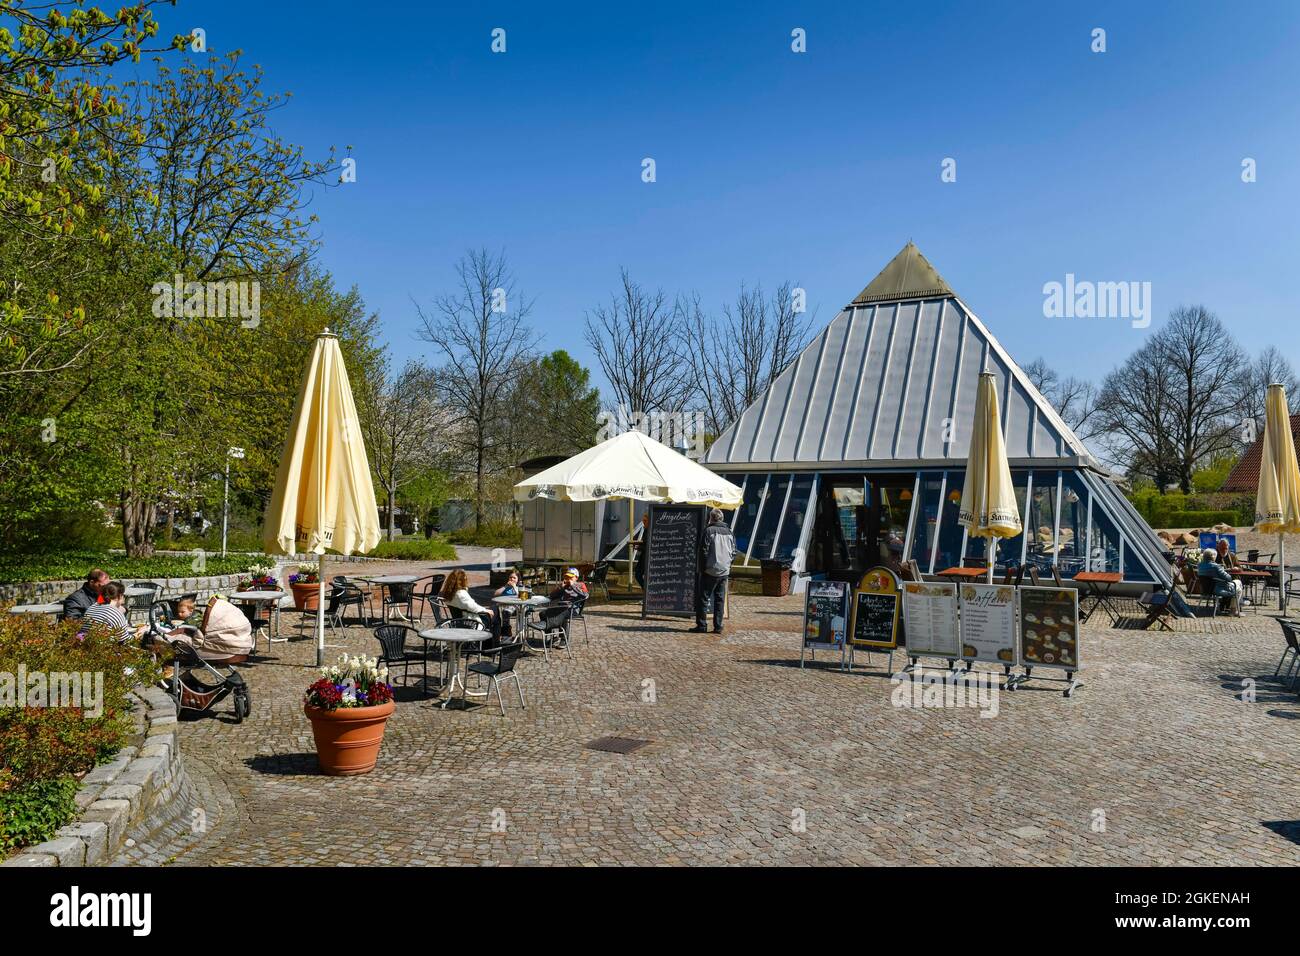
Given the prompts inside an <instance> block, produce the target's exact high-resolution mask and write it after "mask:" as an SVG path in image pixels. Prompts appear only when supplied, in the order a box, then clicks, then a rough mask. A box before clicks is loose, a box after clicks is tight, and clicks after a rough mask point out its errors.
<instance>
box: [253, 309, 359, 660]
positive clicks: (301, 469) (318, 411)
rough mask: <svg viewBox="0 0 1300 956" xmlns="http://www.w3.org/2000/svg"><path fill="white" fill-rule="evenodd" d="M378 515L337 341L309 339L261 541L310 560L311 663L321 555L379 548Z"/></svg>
mask: <svg viewBox="0 0 1300 956" xmlns="http://www.w3.org/2000/svg"><path fill="white" fill-rule="evenodd" d="M379 538H380V530H379V509H378V508H377V507H376V506H375V488H374V484H373V483H372V482H371V479H370V462H369V460H368V459H367V458H366V446H365V442H364V441H363V440H362V438H361V428H360V423H359V422H358V420H357V407H356V405H355V404H354V403H353V401H352V386H351V385H349V384H348V372H347V369H346V368H344V366H343V354H342V352H341V351H340V350H339V340H338V336H335V335H332V334H330V331H329V329H326V330H325V332H324V333H323V334H321V335H319V336H317V337H316V345H315V347H314V348H313V349H312V353H311V360H310V361H309V362H308V363H307V374H306V375H305V376H304V377H303V380H302V387H301V388H300V389H299V391H298V401H297V402H296V403H295V405H294V408H293V419H292V420H291V422H290V424H289V438H288V440H287V441H286V442H285V444H284V454H283V455H282V456H281V458H280V468H279V470H278V471H277V472H276V476H275V488H274V490H273V491H272V492H271V502H270V504H269V505H267V508H266V520H265V522H264V524H263V529H262V541H263V544H265V546H266V548H267V550H268V551H269V552H272V553H276V554H293V553H295V552H300V551H305V552H308V553H311V554H315V555H317V565H318V568H319V576H320V593H319V597H318V599H317V609H316V663H317V665H320V664H323V663H324V660H325V552H326V550H330V551H334V552H336V553H338V554H352V553H353V552H361V553H363V554H364V553H365V552H367V551H369V550H370V549H371V548H373V547H374V546H375V545H376V544H378V543H379Z"/></svg>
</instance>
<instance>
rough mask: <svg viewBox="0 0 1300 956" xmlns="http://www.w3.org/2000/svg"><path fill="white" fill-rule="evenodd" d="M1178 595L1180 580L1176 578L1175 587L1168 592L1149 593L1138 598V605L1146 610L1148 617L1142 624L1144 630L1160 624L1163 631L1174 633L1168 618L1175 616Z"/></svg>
mask: <svg viewBox="0 0 1300 956" xmlns="http://www.w3.org/2000/svg"><path fill="white" fill-rule="evenodd" d="M1177 593H1178V579H1177V578H1174V583H1173V586H1172V587H1171V588H1170V589H1169V590H1168V591H1165V590H1157V591H1147V592H1145V593H1144V594H1142V595H1141V596H1139V597H1138V604H1139V605H1141V606H1142V607H1143V608H1145V609H1146V612H1147V616H1146V618H1145V620H1143V622H1142V630H1144V631H1145V630H1146V629H1147V628H1149V627H1150V626H1151V625H1152V624H1159V625H1160V629H1161V630H1162V631H1172V630H1173V627H1171V626H1170V624H1169V621H1168V618H1171V617H1173V616H1174V612H1173V599H1174V595H1175V594H1177Z"/></svg>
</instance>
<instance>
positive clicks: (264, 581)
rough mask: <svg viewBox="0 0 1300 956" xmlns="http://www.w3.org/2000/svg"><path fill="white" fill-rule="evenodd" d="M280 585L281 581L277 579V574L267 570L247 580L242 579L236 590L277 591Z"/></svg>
mask: <svg viewBox="0 0 1300 956" xmlns="http://www.w3.org/2000/svg"><path fill="white" fill-rule="evenodd" d="M279 587H280V582H279V581H277V580H276V579H275V575H273V574H268V573H265V572H262V573H258V574H254V575H253V576H252V577H251V578H249V579H248V580H247V581H241V582H240V583H239V584H238V585H237V586H236V587H235V590H236V591H275V590H278V589H279Z"/></svg>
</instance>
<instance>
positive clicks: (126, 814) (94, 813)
mask: <svg viewBox="0 0 1300 956" xmlns="http://www.w3.org/2000/svg"><path fill="white" fill-rule="evenodd" d="M130 815H131V804H130V803H129V802H128V801H126V800H96V801H95V802H94V803H92V804H91V805H90V807H89V808H88V809H87V810H86V811H85V812H84V813H83V814H82V815H81V821H82V822H83V823H102V824H104V826H106V827H107V828H108V843H109V845H110V846H114V847H115V846H117V845H118V844H119V843H121V842H122V837H123V835H124V834H125V833H126V825H127V822H128V821H129V820H130Z"/></svg>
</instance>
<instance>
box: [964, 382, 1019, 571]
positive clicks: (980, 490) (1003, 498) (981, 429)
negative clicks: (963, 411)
mask: <svg viewBox="0 0 1300 956" xmlns="http://www.w3.org/2000/svg"><path fill="white" fill-rule="evenodd" d="M999 419H1000V416H999V414H998V390H997V385H996V384H995V382H994V377H993V373H992V372H983V373H981V374H980V379H979V388H978V390H977V391H976V393H975V423H974V427H973V428H972V429H971V436H970V452H969V453H968V454H967V457H966V481H965V483H964V485H963V486H962V492H961V505H960V506H959V510H958V513H957V523H958V524H960V525H962V526H964V527H965V528H966V529H967V533H968V534H969V535H970V536H971V537H974V538H988V539H989V549H988V550H989V570H988V579H989V580H990V581H992V580H993V551H994V547H995V544H994V539H996V538H1014V537H1015V536H1016V535H1018V534H1020V532H1021V530H1022V525H1021V523H1020V508H1019V507H1018V506H1017V504H1016V492H1015V488H1014V487H1013V486H1012V484H1011V466H1010V465H1009V464H1007V448H1006V442H1005V440H1004V439H1003V437H1002V426H1001V423H1000V420H999Z"/></svg>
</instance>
